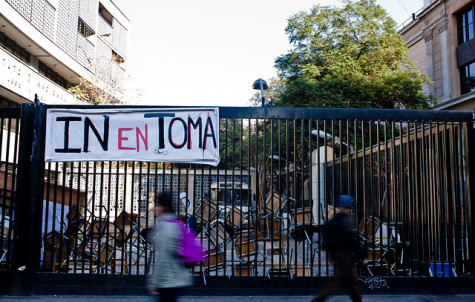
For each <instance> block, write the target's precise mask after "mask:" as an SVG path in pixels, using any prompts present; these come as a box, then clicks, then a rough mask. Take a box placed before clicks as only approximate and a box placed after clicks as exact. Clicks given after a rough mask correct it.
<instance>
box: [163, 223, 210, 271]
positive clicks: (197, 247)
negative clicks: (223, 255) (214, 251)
mask: <svg viewBox="0 0 475 302" xmlns="http://www.w3.org/2000/svg"><path fill="white" fill-rule="evenodd" d="M166 221H170V222H174V223H177V224H178V225H179V226H180V229H181V232H182V234H183V236H182V240H181V242H179V247H178V251H177V256H178V259H179V260H180V261H181V262H183V263H186V264H195V263H200V262H204V261H205V260H206V255H207V251H206V250H205V249H204V248H203V245H202V244H201V242H200V241H199V240H198V239H197V238H196V235H195V232H193V230H192V229H190V228H189V227H188V226H187V225H186V224H184V223H183V222H182V221H180V220H174V219H169V220H166Z"/></svg>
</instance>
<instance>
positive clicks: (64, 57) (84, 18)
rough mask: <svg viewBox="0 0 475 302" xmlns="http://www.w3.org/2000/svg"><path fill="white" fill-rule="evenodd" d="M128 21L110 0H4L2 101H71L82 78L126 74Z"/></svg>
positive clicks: (0, 16) (0, 10) (0, 9)
mask: <svg viewBox="0 0 475 302" xmlns="http://www.w3.org/2000/svg"><path fill="white" fill-rule="evenodd" d="M129 25H130V21H129V20H128V19H127V17H126V16H125V15H124V14H123V13H122V12H121V10H120V9H119V8H118V7H117V6H116V5H115V3H114V2H113V1H111V0H100V1H99V0H49V1H47V0H0V106H18V105H20V104H22V103H28V102H33V101H34V99H35V95H36V96H37V98H38V99H39V101H40V102H44V103H48V104H72V103H76V102H77V101H76V99H75V98H74V96H73V95H72V94H71V93H70V92H69V91H68V88H70V87H72V86H76V85H78V84H79V83H80V79H81V78H82V79H85V80H90V79H91V78H93V77H99V78H100V79H101V81H103V82H104V83H106V82H107V80H108V77H111V76H112V74H114V76H118V77H124V73H125V71H124V69H123V68H122V67H121V66H120V65H121V63H123V62H124V60H125V58H126V50H127V32H128V28H129ZM109 61H111V62H115V63H116V64H107V62H109ZM111 65H113V67H112V68H113V69H114V70H113V71H111V70H110V68H111V67H110V66H111Z"/></svg>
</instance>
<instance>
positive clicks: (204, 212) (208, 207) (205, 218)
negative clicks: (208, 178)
mask: <svg viewBox="0 0 475 302" xmlns="http://www.w3.org/2000/svg"><path fill="white" fill-rule="evenodd" d="M217 211H218V206H217V205H216V204H215V203H213V202H209V201H202V200H201V201H198V202H197V209H196V212H195V215H196V218H197V220H198V222H199V223H201V224H202V225H204V226H207V225H209V224H210V223H212V222H213V221H214V220H215V218H216V214H217Z"/></svg>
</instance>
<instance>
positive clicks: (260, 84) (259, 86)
mask: <svg viewBox="0 0 475 302" xmlns="http://www.w3.org/2000/svg"><path fill="white" fill-rule="evenodd" d="M252 88H253V89H256V90H260V91H261V98H262V107H265V104H264V101H265V97H264V90H267V88H269V86H267V82H266V81H264V80H263V79H261V78H259V79H257V80H255V81H254V83H253V84H252Z"/></svg>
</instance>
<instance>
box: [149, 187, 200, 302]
mask: <svg viewBox="0 0 475 302" xmlns="http://www.w3.org/2000/svg"><path fill="white" fill-rule="evenodd" d="M153 213H154V216H155V217H158V219H159V220H158V223H157V225H156V227H155V230H154V236H153V238H152V243H153V246H154V250H155V255H154V257H153V261H152V269H151V273H150V275H149V278H148V280H147V281H148V282H147V287H148V289H149V291H150V294H151V295H154V296H157V300H156V301H159V302H169V301H177V299H178V297H179V295H180V294H181V291H182V290H183V288H185V287H187V286H191V285H193V276H192V275H191V273H190V271H189V269H188V268H187V267H186V266H185V263H183V262H181V261H180V260H179V259H178V257H177V251H178V248H179V246H180V242H181V240H182V237H183V233H182V229H181V227H180V225H179V224H177V223H175V222H173V221H175V220H177V219H178V218H177V216H176V215H175V210H174V207H173V202H172V195H171V194H170V193H169V192H164V193H161V194H159V195H157V197H156V199H155V207H154V208H153Z"/></svg>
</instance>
